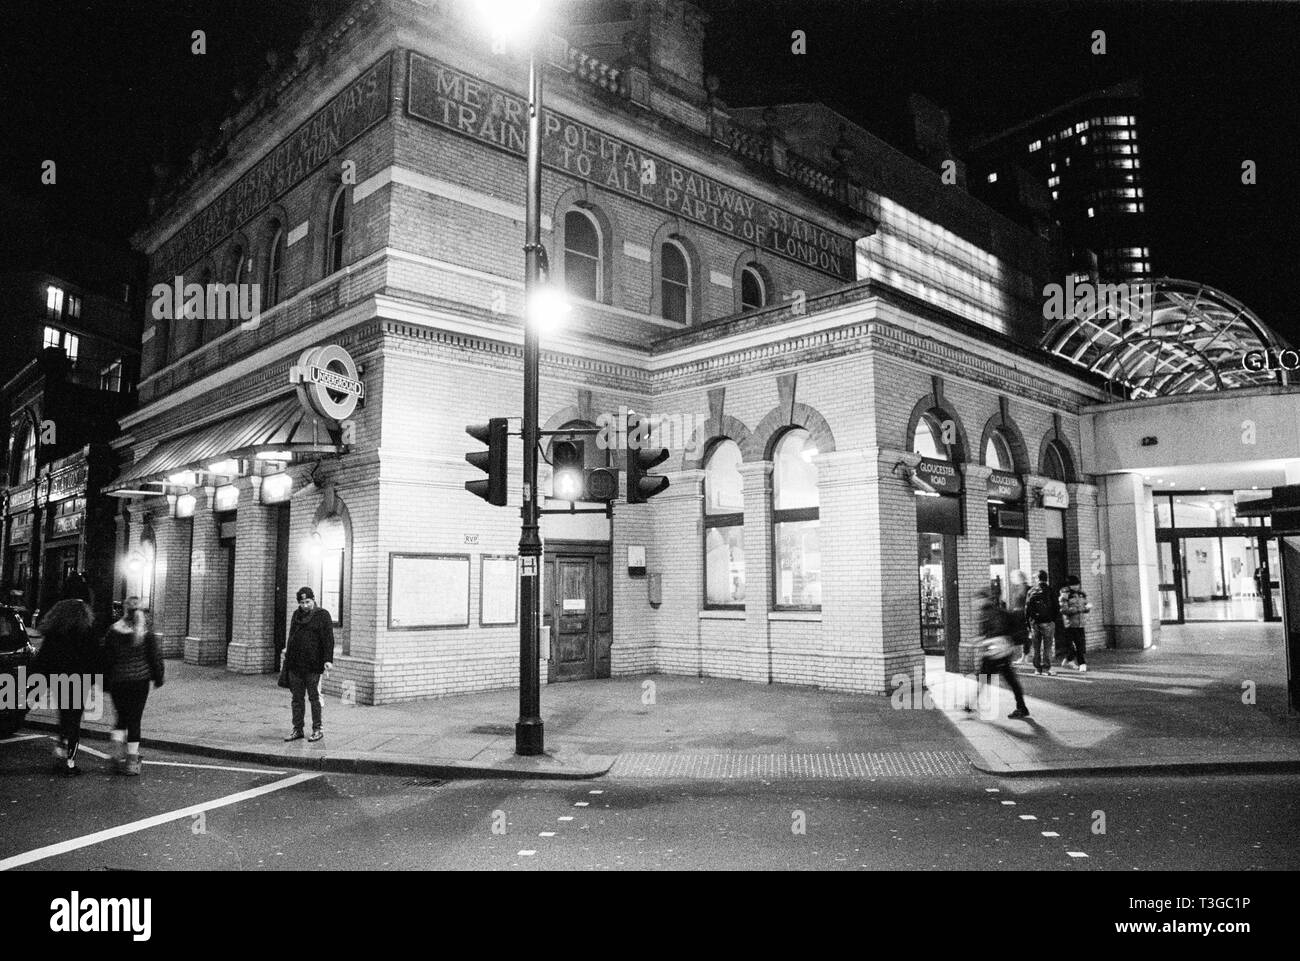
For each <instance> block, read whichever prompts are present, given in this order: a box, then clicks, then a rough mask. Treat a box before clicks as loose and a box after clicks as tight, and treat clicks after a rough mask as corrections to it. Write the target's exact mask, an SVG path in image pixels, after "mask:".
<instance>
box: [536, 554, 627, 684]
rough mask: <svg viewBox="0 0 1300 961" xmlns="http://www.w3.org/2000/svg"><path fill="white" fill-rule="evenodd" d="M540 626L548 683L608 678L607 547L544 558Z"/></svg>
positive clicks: (610, 590)
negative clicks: (544, 631)
mask: <svg viewBox="0 0 1300 961" xmlns="http://www.w3.org/2000/svg"><path fill="white" fill-rule="evenodd" d="M545 571H546V576H545V578H543V607H542V614H543V617H544V622H545V624H546V626H547V627H549V628H550V637H551V647H550V663H549V678H550V680H551V681H577V680H587V679H590V678H598V677H609V676H610V647H611V645H612V642H613V621H614V612H613V601H612V595H613V584H612V582H611V579H610V574H611V570H610V558H609V549H608V548H607V547H603V545H602V546H600V547H593V548H591V549H586V548H585V545H582V546H576V547H575V548H574V549H572V550H569V549H565V550H563V551H555V552H554V553H549V552H548V554H547V556H546V565H545Z"/></svg>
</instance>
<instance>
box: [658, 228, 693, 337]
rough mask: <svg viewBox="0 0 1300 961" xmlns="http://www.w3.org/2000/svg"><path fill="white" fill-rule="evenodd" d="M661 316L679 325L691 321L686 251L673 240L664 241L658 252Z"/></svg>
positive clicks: (689, 271) (688, 267)
mask: <svg viewBox="0 0 1300 961" xmlns="http://www.w3.org/2000/svg"><path fill="white" fill-rule="evenodd" d="M659 258H660V260H659V292H660V296H661V298H662V307H661V309H660V313H661V315H662V316H663V317H664V318H665V319H667V320H675V321H677V322H678V323H679V324H688V323H690V320H691V308H690V304H691V268H690V262H689V261H688V260H687V257H686V251H685V250H684V249H682V245H681V244H679V243H677V241H675V240H666V241H664V243H663V245H662V247H661V248H660V251H659Z"/></svg>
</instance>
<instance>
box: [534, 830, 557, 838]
mask: <svg viewBox="0 0 1300 961" xmlns="http://www.w3.org/2000/svg"><path fill="white" fill-rule="evenodd" d="M537 836H538V837H539V838H553V837H555V832H554V831H542V832H540V833H539V834H538V835H537Z"/></svg>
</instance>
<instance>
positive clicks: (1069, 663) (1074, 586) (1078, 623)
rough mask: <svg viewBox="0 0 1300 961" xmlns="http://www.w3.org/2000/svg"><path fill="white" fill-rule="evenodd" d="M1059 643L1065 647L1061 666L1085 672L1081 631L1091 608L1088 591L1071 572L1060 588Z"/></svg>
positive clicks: (1086, 659) (1085, 655)
mask: <svg viewBox="0 0 1300 961" xmlns="http://www.w3.org/2000/svg"><path fill="white" fill-rule="evenodd" d="M1060 607H1061V625H1062V626H1061V643H1062V644H1063V645H1064V647H1065V656H1064V657H1063V658H1062V659H1061V667H1074V668H1077V669H1078V670H1079V671H1080V672H1081V673H1087V670H1088V654H1087V651H1086V650H1085V649H1084V648H1085V647H1086V644H1087V642H1086V640H1085V638H1084V631H1083V618H1084V615H1085V614H1087V613H1088V612H1089V611H1091V610H1092V605H1091V604H1089V603H1088V593H1087V591H1085V590H1084V589H1083V588H1082V587H1080V586H1079V578H1078V575H1076V574H1071V575H1070V576H1069V577H1067V578H1066V579H1065V586H1064V587H1063V588H1061V596H1060Z"/></svg>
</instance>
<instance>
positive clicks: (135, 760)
mask: <svg viewBox="0 0 1300 961" xmlns="http://www.w3.org/2000/svg"><path fill="white" fill-rule="evenodd" d="M105 647H106V648H107V649H108V658H109V664H110V667H109V670H108V682H109V688H110V690H111V691H112V694H113V706H114V707H115V708H116V709H117V722H116V723H115V724H114V725H113V735H112V737H113V751H114V757H113V764H114V767H115V768H116V769H117V773H119V774H126V775H130V776H136V775H138V774H139V773H140V764H141V761H140V722H141V719H142V718H143V717H144V706H145V703H146V702H147V701H148V700H149V684H150V683H151V682H152V684H153V686H154V687H162V685H163V661H162V657H161V656H159V653H158V642H157V639H156V638H155V636H154V634H153V632H152V631H149V630H147V629H146V625H145V617H144V611H142V610H140V598H138V597H128V598H127V599H126V602H125V604H124V605H123V610H122V617H121V618H120V619H119V620H117V621H114V622H113V624H112V625H110V626H109V628H108V634H107V636H106V637H105Z"/></svg>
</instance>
